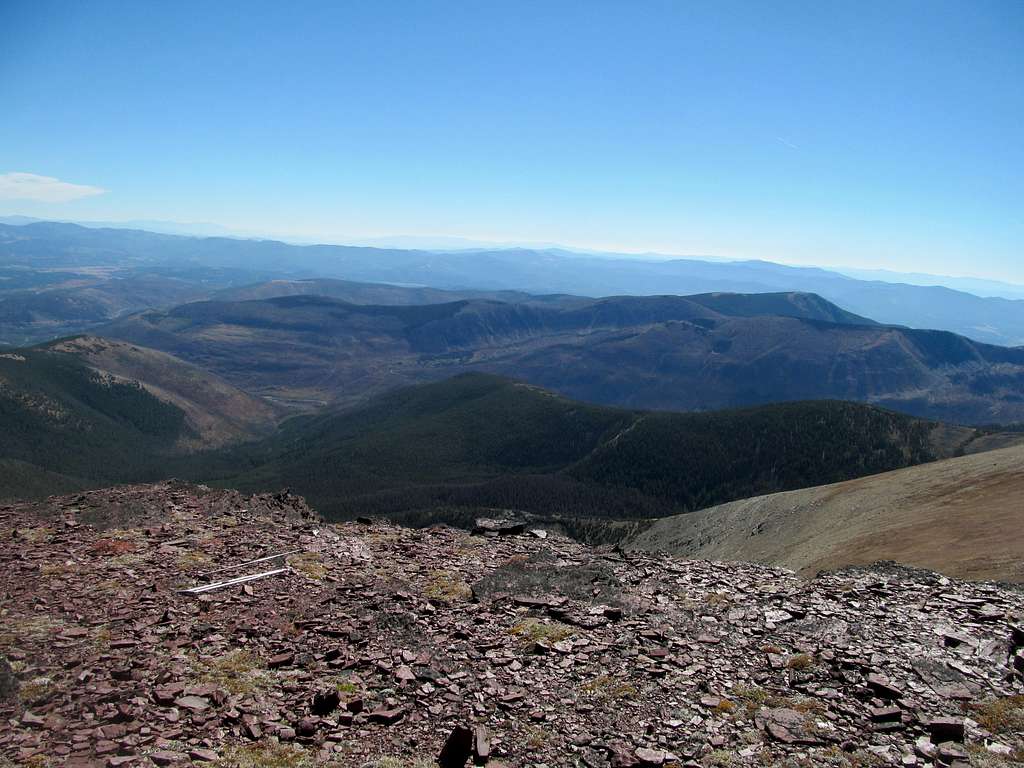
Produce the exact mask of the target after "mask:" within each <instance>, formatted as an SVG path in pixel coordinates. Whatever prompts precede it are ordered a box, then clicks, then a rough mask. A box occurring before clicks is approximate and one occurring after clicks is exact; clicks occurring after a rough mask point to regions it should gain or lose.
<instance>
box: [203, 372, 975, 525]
mask: <svg viewBox="0 0 1024 768" xmlns="http://www.w3.org/2000/svg"><path fill="white" fill-rule="evenodd" d="M936 427H937V425H936V424H935V423H933V422H928V421H923V420H920V419H915V418H912V417H908V416H903V415H900V414H897V413H893V412H890V411H885V410H882V409H878V408H873V407H870V406H865V405H859V404H855V403H842V402H832V401H821V402H803V403H787V404H781V405H772V406H765V407H760V408H751V409H745V410H741V411H725V412H718V413H698V414H674V413H650V412H643V411H632V410H625V409H618V408H607V407H600V406H593V405H585V404H582V403H578V402H574V401H571V400H567V399H565V398H561V397H558V396H556V395H553V394H552V393H550V392H547V391H544V390H542V389H539V388H537V387H533V386H528V385H524V384H522V383H519V382H514V381H510V380H507V379H503V378H499V377H495V376H487V375H481V374H467V375H463V376H458V377H455V378H454V379H450V380H447V381H443V382H439V383H434V384H427V385H422V386H419V387H412V388H407V389H403V390H399V391H396V392H392V393H389V394H387V395H384V396H382V397H379V398H377V399H375V400H373V401H372V402H371V403H369V404H368V405H367V406H365V407H363V408H360V409H358V410H354V411H347V412H342V413H334V414H327V415H320V416H308V417H299V418H296V419H293V420H291V421H290V422H288V423H286V424H285V425H284V426H283V428H282V429H281V430H280V431H279V433H278V434H277V435H276V436H275V437H273V438H271V439H269V440H267V441H264V442H262V443H260V444H258V445H253V446H246V447H245V448H243V449H241V450H239V451H236V452H233V453H221V454H218V455H216V456H210V457H207V459H205V460H204V461H203V466H204V467H205V468H206V471H208V472H212V473H219V477H218V478H217V481H218V482H220V483H223V484H227V485H232V486H240V487H243V488H247V489H262V488H278V487H282V486H289V487H291V488H292V489H293V490H295V491H296V492H298V493H301V494H303V495H304V496H306V497H307V498H308V499H309V500H310V502H311V503H312V504H313V505H314V506H315V507H317V508H318V509H319V510H320V511H321V512H324V513H326V514H328V515H331V516H334V517H352V516H356V515H361V514H389V515H399V514H400V515H402V516H403V517H404V519H406V520H409V519H413V518H415V516H416V513H417V512H418V513H419V514H420V515H421V516H422V517H423V518H424V519H426V518H427V517H430V516H434V517H436V513H437V511H438V510H440V509H444V510H447V512H446V513H445V514H450V513H451V510H452V509H459V508H461V509H468V508H473V509H477V508H488V507H491V508H511V509H517V510H524V511H529V512H531V513H535V514H537V515H541V516H567V517H597V518H613V519H614V518H620V519H624V518H647V517H657V516H662V515H666V514H671V513H673V512H683V511H687V510H692V509H697V508H700V507H704V506H708V505H711V504H716V503H720V502H723V501H726V500H731V499H736V498H741V497H744V496H749V495H753V494H758V493H767V492H771V491H777V490H784V489H789V488H800V487H805V486H808V485H815V484H819V483H823V482H833V481H836V480H841V479H847V478H851V477H859V476H862V475H865V474H870V473H874V472H882V471H885V470H889V469H894V468H898V467H905V466H910V465H914V464H919V463H922V462H926V461H931V460H933V459H935V458H939V457H941V456H947V455H951V454H952V453H954V452H956V451H957V450H958V449H960V448H961V447H962V446H963V445H964V444H966V443H968V442H969V441H970V440H971V439H972V438H973V437H974V436H975V434H976V432H975V431H974V430H970V429H964V428H944V429H942V430H937V429H936ZM940 436H941V440H939V439H937V438H938V437H940ZM245 463H248V464H249V465H250V466H251V469H250V470H249V471H247V472H245V473H243V474H238V473H237V471H236V470H235V468H236V467H238V466H240V465H243V464H245ZM218 466H219V469H218Z"/></svg>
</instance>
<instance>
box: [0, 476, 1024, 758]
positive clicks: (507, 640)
mask: <svg viewBox="0 0 1024 768" xmlns="http://www.w3.org/2000/svg"><path fill="white" fill-rule="evenodd" d="M481 531H482V535H471V534H468V533H466V532H463V531H458V530H455V529H450V528H433V529H426V530H410V529H403V528H399V527H395V526H392V525H387V524H380V523H346V524H341V525H326V524H324V523H323V522H322V521H320V520H319V519H317V517H316V515H315V514H313V513H312V512H310V510H309V509H308V508H307V507H306V505H305V503H304V502H303V501H302V500H301V499H299V498H298V497H295V496H292V495H289V494H279V495H262V496H252V497H247V496H242V495H240V494H238V493H235V492H230V491H213V490H209V489H204V488H202V487H192V486H187V485H184V484H179V483H173V482H169V483H162V484H158V485H149V486H127V487H121V488H115V489H108V490H101V491H93V492H89V493H86V494H80V495H72V496H65V497H60V498H51V499H50V500H48V501H46V502H42V503H35V504H29V503H22V504H16V505H9V506H5V507H0V537H2V540H3V541H4V542H5V546H4V547H3V548H2V550H0V560H2V561H0V569H2V572H3V574H4V576H3V580H2V581H0V592H2V605H3V608H2V627H0V654H3V656H4V657H5V659H6V660H7V662H9V668H8V666H5V665H0V695H2V696H3V697H4V700H3V702H2V704H0V718H2V720H0V721H2V722H3V723H4V726H3V727H2V728H0V754H3V755H6V756H7V757H8V758H9V759H10V760H12V761H15V762H17V763H20V764H28V765H40V766H45V765H50V764H54V765H90V766H91V765H108V766H122V765H125V766H135V765H137V766H145V765H154V764H155V765H179V764H180V765H185V764H188V763H189V762H190V761H191V762H195V763H201V762H210V763H214V764H219V765H225V766H255V765H272V766H312V765H318V764H333V765H336V766H363V765H367V764H369V765H371V766H378V768H384V767H385V766H387V767H388V768H393V767H394V766H415V765H432V764H436V760H437V758H438V756H440V757H441V764H442V765H444V766H454V765H465V764H468V763H470V762H474V763H476V764H478V765H491V766H492V768H493V767H494V766H498V765H506V766H526V765H530V766H545V765H546V766H569V765H572V766H577V765H579V766H591V767H592V768H597V767H602V768H603V767H605V766H619V767H623V766H657V765H703V766H729V765H737V766H738V765H793V766H800V765H830V766H871V765H902V766H915V765H921V766H926V765H943V766H954V765H967V764H969V763H971V764H976V765H1001V764H1009V763H1010V762H1011V761H1012V760H1021V759H1022V758H1024V752H1022V750H1024V682H1022V679H1021V673H1022V672H1024V628H1022V627H1021V625H1020V621H1021V609H1022V600H1021V595H1020V593H1019V592H1015V591H1013V590H1011V589H1008V588H1004V587H1000V586H998V585H995V584H992V583H980V582H979V583H966V582H959V581H954V580H951V579H948V578H946V577H942V576H939V575H937V574H933V573H929V572H922V571H911V570H907V569H903V568H897V567H885V566H877V567H871V568H865V569H858V570H848V571H843V572H837V573H832V574H828V575H822V576H819V577H817V578H814V579H812V580H809V581H804V580H801V579H799V578H797V577H796V576H795V575H794V574H793V573H791V572H789V571H784V570H780V569H775V568H768V567H763V566H757V565H743V564H735V563H729V564H724V563H713V562H705V561H686V560H680V559H675V558H672V557H669V556H664V555H649V554H641V553H622V552H618V551H613V550H597V549H592V548H588V547H585V546H583V545H581V544H578V543H576V542H573V541H570V540H568V539H565V538H562V537H560V536H557V535H554V534H550V533H547V532H544V531H531V530H529V529H528V528H526V529H524V528H522V527H521V526H515V525H512V526H508V525H503V524H501V523H485V524H483V525H482V526H481ZM296 549H298V550H300V552H298V553H295V554H293V555H290V556H289V557H288V558H287V561H288V565H289V568H288V569H287V571H286V572H284V573H281V574H278V575H275V576H271V577H268V578H265V579H261V580H257V581H252V582H249V583H246V584H240V585H237V586H234V587H230V588H225V589H221V590H215V591H211V592H209V593H206V594H203V595H199V596H195V595H187V594H182V593H180V592H178V591H177V590H178V588H180V587H182V586H191V585H193V584H198V583H202V580H201V579H200V578H199V577H200V575H201V574H202V573H210V572H211V571H214V570H216V569H218V568H223V567H227V566H231V565H234V564H237V563H240V562H243V561H248V560H252V559H254V558H258V557H261V556H266V555H271V554H275V553H278V552H286V551H290V550H296ZM257 567H258V566H257ZM246 572H251V571H249V570H247V569H242V570H241V571H238V570H236V571H229V572H226V573H219V574H212V576H211V578H214V579H219V578H222V577H223V576H225V575H230V576H234V575H237V574H240V573H246ZM386 758H387V759H386Z"/></svg>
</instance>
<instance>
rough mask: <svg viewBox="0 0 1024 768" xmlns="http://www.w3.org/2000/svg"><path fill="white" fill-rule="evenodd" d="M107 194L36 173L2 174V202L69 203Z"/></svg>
mask: <svg viewBox="0 0 1024 768" xmlns="http://www.w3.org/2000/svg"><path fill="white" fill-rule="evenodd" d="M104 192H106V190H105V189H101V188H100V187H90V186H89V185H87V184H72V183H70V182H67V181H61V180H60V179H55V178H53V177H52V176H39V175H38V174H35V173H0V200H35V201H37V202H41V203H67V202H70V201H71V200H79V199H81V198H83V197H93V196H94V195H102V194H103V193H104Z"/></svg>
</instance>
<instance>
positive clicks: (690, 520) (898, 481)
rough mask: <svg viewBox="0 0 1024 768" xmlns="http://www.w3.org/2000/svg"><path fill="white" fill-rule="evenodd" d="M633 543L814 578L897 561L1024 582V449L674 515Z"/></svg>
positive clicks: (965, 575) (968, 575)
mask: <svg viewBox="0 0 1024 768" xmlns="http://www.w3.org/2000/svg"><path fill="white" fill-rule="evenodd" d="M629 546H631V547H633V548H636V549H648V550H657V551H664V552H672V553H675V554H679V555H683V556H686V557H699V558H710V559H713V560H746V561H754V562H759V563H770V564H773V565H781V566H785V567H787V568H792V569H794V570H796V571H798V572H800V573H802V574H804V575H810V574H813V573H815V572H817V571H819V570H822V569H832V568H839V567H843V566H847V565H860V564H867V563H871V562H875V561H878V560H896V561H898V562H900V563H904V564H907V565H912V566H918V567H923V568H929V569H934V570H937V571H941V572H942V573H945V574H947V575H950V576H956V577H959V578H966V579H997V580H1004V581H1011V582H1024V446H1022V445H1018V446H1015V447H1010V448H1004V449H1001V450H996V451H989V452H986V453H981V454H977V455H972V456H964V457H961V458H955V459H947V460H945V461H939V462H935V463H932V464H925V465H922V466H918V467H912V468H909V469H902V470H897V471H895V472H886V473H883V474H879V475H873V476H871V477H864V478H860V479H857V480H850V481H847V482H843V483H836V484H833V485H825V486H819V487H816V488H807V489H804V490H799V491H789V492H786V493H775V494H770V495H767V496H758V497H755V498H752V499H745V500H742V501H735V502H730V503H728V504H722V505H719V506H717V507H712V508H710V509H705V510H701V511H699V512H695V513H691V514H688V515H679V516H676V517H671V518H666V519H664V520H659V521H657V522H656V523H655V524H654V525H653V526H652V527H651V528H649V529H648V530H646V531H645V532H643V533H642V534H640V535H639V536H637V537H636V538H635V539H633V540H632V541H631V542H630V544H629Z"/></svg>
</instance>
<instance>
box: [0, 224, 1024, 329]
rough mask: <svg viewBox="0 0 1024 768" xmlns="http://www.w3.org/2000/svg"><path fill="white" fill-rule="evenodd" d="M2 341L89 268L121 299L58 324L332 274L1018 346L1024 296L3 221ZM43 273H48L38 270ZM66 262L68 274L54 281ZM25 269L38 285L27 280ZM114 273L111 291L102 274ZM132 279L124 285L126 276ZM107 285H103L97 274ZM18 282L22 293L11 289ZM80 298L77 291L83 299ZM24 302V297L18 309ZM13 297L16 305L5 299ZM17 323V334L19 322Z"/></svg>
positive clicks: (654, 264)
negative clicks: (162, 291) (853, 323)
mask: <svg viewBox="0 0 1024 768" xmlns="http://www.w3.org/2000/svg"><path fill="white" fill-rule="evenodd" d="M0 260H2V261H0V278H3V284H5V285H8V286H10V288H9V289H8V290H3V289H0V302H2V303H0V340H5V341H7V343H26V342H28V341H34V340H41V339H43V338H46V337H47V334H46V333H42V334H36V333H33V332H32V330H33V329H32V327H31V326H32V323H34V322H36V318H37V317H39V318H41V320H40V322H43V323H44V324H45V322H46V316H47V314H48V312H49V308H48V307H47V306H46V300H47V298H48V297H47V296H45V295H42V296H39V297H35V298H31V299H30V298H27V295H28V294H25V293H24V291H29V292H30V293H34V294H44V293H48V292H52V291H57V292H58V293H57V294H54V295H56V296H60V294H59V291H60V290H61V289H62V287H66V286H67V285H68V284H69V283H72V282H73V280H75V279H77V280H81V279H83V275H82V274H81V271H82V270H88V274H87V275H86V276H84V277H88V279H89V280H91V281H92V284H91V285H90V287H91V288H93V289H95V290H99V291H101V292H103V293H108V292H110V291H111V290H114V291H115V293H117V294H118V295H119V296H122V297H124V296H125V295H126V294H127V295H128V297H127V298H124V299H122V300H119V301H117V302H114V304H115V305H116V306H113V307H111V308H107V307H101V308H99V309H97V308H96V307H95V306H94V305H90V306H87V307H83V309H82V322H81V323H80V324H79V327H78V328H74V327H73V326H74V323H73V322H68V321H67V320H68V316H69V315H73V314H74V312H75V311H76V310H74V309H62V310H60V311H58V312H56V313H55V314H57V315H58V316H60V317H62V318H64V321H62V322H59V323H56V325H55V329H54V330H55V331H56V332H55V333H51V334H50V337H52V336H54V335H58V334H59V333H66V332H70V331H73V330H85V329H88V328H90V327H94V324H95V323H96V322H98V317H97V316H98V315H100V314H103V313H104V312H105V313H106V317H105V319H109V318H110V317H112V316H117V315H119V314H123V313H124V312H129V311H134V310H137V309H141V308H145V307H150V306H173V305H174V304H175V303H180V302H182V301H185V300H190V299H193V298H203V297H206V296H209V295H211V292H212V291H213V290H215V289H219V288H223V287H226V286H229V285H234V286H239V285H242V284H244V283H245V282H247V281H248V282H257V281H259V280H266V279H269V278H274V277H278V278H280V277H290V278H294V277H307V278H308V277H333V278H341V279H346V280H351V281H359V282H375V283H380V282H384V283H397V284H405V285H410V284H411V285H419V286H426V287H431V288H439V289H446V290H462V291H464V290H468V289H473V290H484V291H504V290H513V291H522V292H527V293H532V294H552V293H561V294H575V295H581V296H609V295H624V294H632V295H663V294H677V295H692V294H696V293H708V292H716V291H726V292H738V293H762V292H779V291H782V292H790V291H800V292H809V293H816V294H818V295H820V296H822V297H824V298H825V299H828V300H829V301H831V302H833V303H835V304H837V305H839V306H840V307H842V308H843V309H846V310H848V311H850V312H853V313H855V314H858V315H862V316H864V317H870V318H871V319H873V320H876V321H878V322H882V323H887V324H897V325H906V326H910V327H914V328H934V329H940V330H948V331H953V332H955V333H959V334H962V335H964V336H968V337H969V338H972V339H976V340H979V341H985V342H988V343H992V344H1002V345H1009V346H1014V345H1019V344H1024V300H1013V299H1004V298H998V297H997V298H983V297H980V296H976V295H974V294H971V293H967V292H964V291H957V290H952V289H950V288H946V287H942V286H919V285H910V284H901V283H891V282H884V281H880V280H857V279H853V278H850V277H847V276H845V275H841V274H839V273H838V272H833V271H829V270H824V269H817V268H810V267H789V266H783V265H779V264H773V263H770V262H761V261H747V262H718V261H701V260H696V259H673V260H642V259H636V258H614V257H597V256H589V255H582V254H577V253H570V252H566V251H561V250H530V249H514V248H513V249H503V250H462V251H455V252H446V253H438V252H433V251H423V250H403V249H384V248H360V247H351V246H334V245H312V246H299V245H290V244H287V243H282V242H277V241H269V240H242V239H232V238H193V237H181V236H175V235H165V234H157V233H152V232H144V231H139V230H128V229H90V228H86V227H80V226H76V225H73V224H61V223H52V222H45V223H30V224H24V225H20V226H13V225H0ZM40 270H47V271H46V272H41V271H40ZM60 271H64V273H65V276H66V278H67V279H66V280H65V281H64V282H61V281H59V280H55V278H54V275H55V273H59V272H60ZM28 275H31V276H34V277H35V278H37V280H38V282H36V283H32V282H31V281H29V282H27V283H26V277H27V276H28ZM154 277H155V278H159V280H160V281H161V282H162V283H167V281H173V282H172V283H167V285H168V286H170V287H174V288H175V289H176V290H175V293H174V296H173V297H171V296H167V297H166V299H164V300H160V301H154V299H153V297H152V296H149V295H147V296H139V297H137V299H138V300H135V298H136V297H132V296H131V293H132V290H131V289H132V287H133V281H137V280H141V279H143V278H146V279H150V280H152V279H153V278H154ZM109 278H117V279H118V280H120V281H121V282H120V284H119V285H118V286H117V287H116V290H115V289H113V288H112V287H111V286H110V285H107V284H106V283H105V281H106V280H107V279H109ZM125 281H128V282H125ZM101 282H102V283H104V284H103V285H100V283H101ZM18 291H22V293H21V294H20V295H12V294H16V293H17V292H18ZM79 298H81V297H79ZM26 302H27V303H28V304H29V305H30V306H25V304H26ZM10 303H13V306H14V309H12V308H11V307H10ZM19 324H20V325H21V327H22V329H23V331H24V332H22V333H20V334H18V333H15V332H14V330H13V329H15V328H16V327H17V326H18V325H19Z"/></svg>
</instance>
